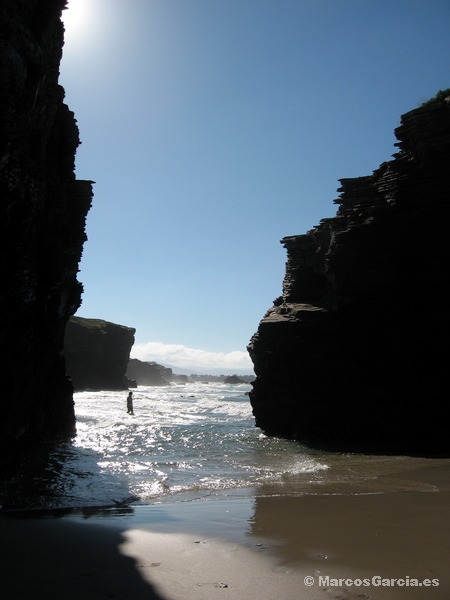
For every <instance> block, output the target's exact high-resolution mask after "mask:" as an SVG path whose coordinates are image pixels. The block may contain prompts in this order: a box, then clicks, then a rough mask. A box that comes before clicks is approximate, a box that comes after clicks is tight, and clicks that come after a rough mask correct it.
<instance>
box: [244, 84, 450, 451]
mask: <svg viewBox="0 0 450 600" xmlns="http://www.w3.org/2000/svg"><path fill="white" fill-rule="evenodd" d="M449 95H450V90H449V91H446V92H440V93H438V94H437V96H436V97H435V98H434V99H432V100H431V101H429V102H427V103H425V104H424V105H422V106H420V107H418V108H416V109H415V110H411V111H410V112H408V113H406V114H404V115H403V116H402V117H401V122H400V126H399V127H398V128H397V129H396V130H395V135H396V138H397V140H398V143H397V144H396V146H398V152H397V153H396V154H394V155H393V160H391V161H389V162H386V163H383V164H382V165H381V166H380V167H379V168H378V169H377V170H376V171H374V172H373V173H372V175H368V176H365V177H359V178H355V179H341V180H340V183H341V187H340V189H339V190H338V191H339V192H340V195H339V198H338V199H337V200H335V203H336V204H337V205H339V208H338V211H337V214H336V216H335V217H334V218H329V219H324V220H322V221H321V222H320V224H319V225H318V226H317V227H315V228H314V229H312V230H311V231H309V232H307V233H306V234H304V235H298V236H290V237H286V238H284V239H283V240H281V243H282V244H283V246H284V247H285V248H286V250H287V263H286V273H285V278H284V282H283V291H282V296H281V297H280V298H278V299H277V300H275V302H274V306H273V307H272V308H270V309H269V310H268V312H267V313H266V315H265V316H264V318H263V319H262V320H261V322H260V324H259V327H258V331H257V333H256V334H255V335H254V336H253V337H252V339H251V341H250V344H249V346H248V351H249V353H250V356H251V358H252V361H253V363H254V370H255V374H256V379H255V381H254V383H253V389H252V391H251V392H250V400H251V404H252V407H253V414H254V416H255V420H256V421H255V422H256V426H257V427H260V428H261V429H262V430H263V431H264V432H265V433H266V434H268V435H273V436H279V437H285V438H290V439H295V440H298V441H299V442H302V443H304V444H307V445H309V446H311V447H316V448H322V449H330V450H337V451H357V452H374V453H375V452H376V453H392V452H394V453H405V454H421V455H442V454H443V455H448V454H449V451H450V435H449V424H448V423H449V421H448V408H447V405H448V401H447V400H446V396H447V393H446V389H447V384H448V356H447V355H448V352H447V350H446V348H447V345H448V338H449V307H448V292H447V291H446V290H447V288H448V284H447V279H448V273H449V266H450V263H449V253H450V248H449V243H448V231H449V225H450V218H449V217H450V103H449V101H450V97H449ZM368 143H370V140H369V141H368Z"/></svg>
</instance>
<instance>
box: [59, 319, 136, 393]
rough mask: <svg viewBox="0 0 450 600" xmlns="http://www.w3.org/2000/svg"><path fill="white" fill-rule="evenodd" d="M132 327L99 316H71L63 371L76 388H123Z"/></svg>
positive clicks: (126, 381) (125, 380) (77, 389)
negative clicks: (90, 317) (95, 317)
mask: <svg viewBox="0 0 450 600" xmlns="http://www.w3.org/2000/svg"><path fill="white" fill-rule="evenodd" d="M135 333H136V330H135V329H133V328H132V327H125V326H124V325H117V324H115V323H109V322H108V321H103V320H101V319H84V318H82V317H71V318H70V319H69V322H68V323H67V326H66V335H65V340H64V356H65V359H66V371H67V374H68V375H69V376H70V377H71V379H72V381H73V386H74V389H75V390H76V391H81V390H91V391H95V390H126V389H128V388H129V387H133V384H131V385H130V383H131V382H130V381H129V380H128V379H127V377H126V371H127V365H128V360H129V358H130V351H131V348H132V347H133V344H134V334H135Z"/></svg>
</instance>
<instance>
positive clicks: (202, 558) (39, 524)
mask: <svg viewBox="0 0 450 600" xmlns="http://www.w3.org/2000/svg"><path fill="white" fill-rule="evenodd" d="M430 465H431V466H430V468H426V467H422V468H420V469H417V470H415V471H413V472H408V473H403V474H402V473H397V474H395V479H396V481H399V482H402V480H403V482H404V488H405V489H400V491H387V492H381V491H378V492H376V491H375V492H374V491H373V490H372V491H371V492H370V493H366V492H364V491H363V490H362V489H361V490H359V491H357V490H356V491H355V489H354V486H353V487H352V488H351V490H348V493H345V490H343V489H342V486H339V489H335V490H333V486H332V484H330V485H329V486H328V487H327V488H326V489H322V490H321V493H316V494H309V495H296V494H295V493H294V492H295V491H294V490H293V487H292V486H290V487H288V488H287V489H286V490H284V491H283V488H280V487H277V488H276V489H275V488H271V487H270V486H267V487H266V488H258V489H256V490H254V494H253V495H251V494H249V495H246V496H244V495H242V496H240V495H239V493H235V494H234V495H229V496H225V495H223V496H217V497H215V498H202V499H197V500H191V501H189V502H187V501H186V502H172V503H170V502H167V503H161V504H155V505H151V506H135V507H132V508H128V509H108V510H87V511H81V512H80V511H78V512H72V513H61V512H58V511H55V512H53V513H46V514H43V516H40V517H39V516H38V515H37V514H36V513H30V512H29V513H20V514H19V513H17V514H15V513H8V514H7V515H2V516H1V521H0V560H1V565H2V575H3V577H2V598H3V599H4V600H13V599H14V600H17V599H20V600H21V599H23V600H25V599H27V600H34V599H41V598H42V599H44V598H45V599H46V600H56V599H58V600H72V599H73V600H75V599H77V600H78V599H79V600H81V599H83V600H90V599H99V600H100V599H102V600H104V599H105V598H115V599H120V600H121V599H123V600H134V599H141V598H142V599H144V598H145V599H146V600H191V599H192V600H194V599H196V600H203V599H204V600H215V599H216V598H220V599H222V598H223V599H227V600H303V599H305V600H306V599H309V600H316V599H324V600H328V599H338V598H339V599H341V600H345V599H349V600H350V599H359V600H364V599H373V600H403V599H404V600H406V599H408V600H410V599H411V600H415V599H417V600H419V599H420V600H427V599H430V600H448V598H450V575H449V573H450V569H449V556H450V553H449V550H450V477H449V474H450V469H449V461H448V460H445V461H443V462H442V464H441V463H439V461H431V462H430ZM399 487H400V488H401V487H402V486H401V485H400V486H399ZM317 491H319V490H317ZM305 578H306V579H305ZM339 580H341V581H339ZM388 580H389V581H388ZM394 580H396V581H394ZM398 580H400V582H398ZM388 582H389V584H390V585H387V583H388ZM416 582H417V583H421V584H422V585H417V586H413V585H412V584H413V583H416ZM428 582H429V583H428ZM436 582H437V583H438V585H436ZM365 584H367V585H365ZM408 584H409V585H408Z"/></svg>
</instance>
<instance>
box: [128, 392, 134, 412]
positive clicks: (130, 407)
mask: <svg viewBox="0 0 450 600" xmlns="http://www.w3.org/2000/svg"><path fill="white" fill-rule="evenodd" d="M127 413H128V414H129V415H134V412H133V392H128V397H127Z"/></svg>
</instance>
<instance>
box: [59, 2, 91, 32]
mask: <svg viewBox="0 0 450 600" xmlns="http://www.w3.org/2000/svg"><path fill="white" fill-rule="evenodd" d="M89 2H92V0H69V1H68V3H67V8H66V9H65V10H63V12H62V17H61V18H62V21H63V23H64V29H65V31H66V35H68V36H72V35H76V36H79V35H80V34H82V33H84V31H85V30H86V28H87V25H88V10H89Z"/></svg>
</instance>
